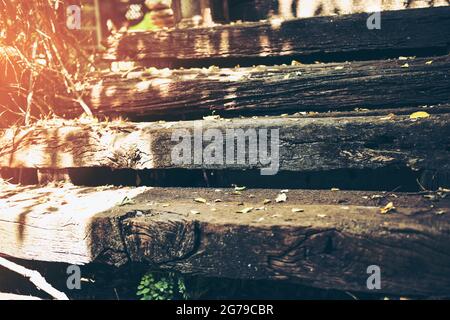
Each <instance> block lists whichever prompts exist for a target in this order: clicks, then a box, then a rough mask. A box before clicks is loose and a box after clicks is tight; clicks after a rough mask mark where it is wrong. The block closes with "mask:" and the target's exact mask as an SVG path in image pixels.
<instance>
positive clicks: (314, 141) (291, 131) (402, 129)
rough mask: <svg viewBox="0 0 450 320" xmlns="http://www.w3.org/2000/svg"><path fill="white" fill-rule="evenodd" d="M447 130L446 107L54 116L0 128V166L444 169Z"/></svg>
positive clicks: (449, 124)
mask: <svg viewBox="0 0 450 320" xmlns="http://www.w3.org/2000/svg"><path fill="white" fill-rule="evenodd" d="M422 110H425V111H426V109H422ZM425 115H427V113H426V112H425ZM205 134H211V135H212V136H210V137H209V138H207V136H205ZM246 135H247V136H246ZM261 135H262V136H261ZM277 135H278V137H277ZM449 136H450V115H449V114H432V115H430V116H429V117H428V118H420V119H411V116H410V115H405V116H394V115H387V114H386V115H384V116H354V117H317V118H315V117H314V116H302V115H296V116H291V117H260V118H243V119H221V118H220V119H207V120H198V121H180V122H153V123H131V122H122V121H115V122H104V123H102V122H99V123H97V122H92V121H86V120H85V124H82V123H81V124H80V123H79V122H78V121H62V120H56V121H54V122H51V121H49V122H41V123H40V124H38V125H36V126H34V127H28V128H10V129H4V130H2V131H0V146H2V147H1V148H0V167H8V168H41V169H65V168H83V167H110V168H116V169H123V168H128V169H138V170H140V169H169V168H184V169H218V170H220V169H239V170H241V169H257V168H261V169H262V168H268V167H271V168H272V169H275V172H272V173H266V174H273V173H276V170H279V171H281V170H287V171H321V170H334V169H374V168H384V167H388V166H392V165H397V166H407V167H410V168H412V169H414V170H421V169H428V170H449V169H450V164H449V162H448V159H449V156H450V155H449V152H450V148H449V140H448V137H449ZM249 137H253V138H252V143H251V144H249V143H248V140H247V139H250V138H249ZM261 137H262V138H266V137H267V140H266V142H267V143H265V142H264V140H262V138H261ZM202 139H204V141H202ZM206 139H209V140H206ZM214 139H217V141H215V140H214ZM214 141H215V142H214ZM181 142H184V144H183V145H184V147H182V145H181ZM213 142H214V143H213ZM264 146H266V147H267V150H265V149H264V148H263V147H264ZM177 148H178V149H177ZM227 148H228V149H227ZM213 149H216V150H217V157H215V156H214V155H215V153H214V152H213V151H214V150H213ZM176 150H178V151H176ZM183 151H184V153H183ZM277 153H278V154H277ZM183 155H186V157H185V158H184V159H180V158H179V157H178V156H183ZM238 155H239V156H240V159H241V161H240V162H239V161H238ZM250 155H252V159H253V161H250ZM266 155H267V157H266V158H267V159H265V160H267V162H265V161H264V158H263V157H264V156H266ZM207 156H208V157H207ZM244 156H245V157H244ZM181 160H183V161H181ZM263 171H264V170H262V172H263Z"/></svg>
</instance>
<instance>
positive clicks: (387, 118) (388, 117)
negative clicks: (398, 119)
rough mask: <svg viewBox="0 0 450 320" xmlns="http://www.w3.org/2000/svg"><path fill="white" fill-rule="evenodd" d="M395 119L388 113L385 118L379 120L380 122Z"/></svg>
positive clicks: (393, 115)
mask: <svg viewBox="0 0 450 320" xmlns="http://www.w3.org/2000/svg"><path fill="white" fill-rule="evenodd" d="M393 119H395V114H393V113H390V114H388V115H387V116H386V117H383V118H380V120H393Z"/></svg>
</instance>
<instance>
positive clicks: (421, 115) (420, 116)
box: [409, 111, 430, 119]
mask: <svg viewBox="0 0 450 320" xmlns="http://www.w3.org/2000/svg"><path fill="white" fill-rule="evenodd" d="M429 117H430V114H429V113H428V112H425V111H418V112H414V113H413V114H411V115H410V116H409V118H410V119H423V118H429Z"/></svg>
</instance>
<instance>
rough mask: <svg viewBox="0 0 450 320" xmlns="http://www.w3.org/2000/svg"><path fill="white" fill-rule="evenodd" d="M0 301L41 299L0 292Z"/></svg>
mask: <svg viewBox="0 0 450 320" xmlns="http://www.w3.org/2000/svg"><path fill="white" fill-rule="evenodd" d="M0 300H11V301H12V300H25V301H27V300H42V299H41V298H38V297H33V296H25V295H18V294H13V293H3V292H0Z"/></svg>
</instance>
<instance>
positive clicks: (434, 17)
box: [104, 6, 450, 66]
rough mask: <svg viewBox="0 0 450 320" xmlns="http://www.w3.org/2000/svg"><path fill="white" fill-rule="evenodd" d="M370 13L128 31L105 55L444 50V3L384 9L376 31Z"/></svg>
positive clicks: (177, 59) (169, 57)
mask: <svg viewBox="0 0 450 320" xmlns="http://www.w3.org/2000/svg"><path fill="white" fill-rule="evenodd" d="M368 16H369V15H368V14H366V13H363V14H354V15H344V16H337V17H316V18H308V19H295V20H289V21H285V22H284V23H282V24H281V25H279V24H276V25H274V24H273V23H272V24H271V23H270V22H256V23H242V24H234V25H226V26H217V27H213V28H193V29H174V30H168V31H157V32H136V33H128V34H125V35H124V36H123V37H121V38H119V39H116V40H115V41H113V42H112V43H111V44H110V50H109V51H108V53H107V54H106V55H105V56H104V59H106V60H123V59H128V60H133V61H142V62H143V63H146V64H147V65H160V64H161V63H164V62H165V63H167V64H168V66H186V65H189V64H192V62H193V60H195V61H197V63H199V61H198V60H202V59H203V60H207V63H211V62H216V63H219V62H224V60H228V61H233V59H234V60H235V61H233V62H234V63H240V62H242V61H243V60H245V59H247V60H248V59H252V58H254V59H261V58H266V59H267V58H268V57H280V56H289V57H305V58H306V57H308V56H311V57H312V58H313V59H317V60H320V59H321V58H325V57H329V56H330V55H340V56H341V59H343V57H344V56H347V57H348V58H347V59H350V57H355V56H357V55H358V54H359V55H361V56H363V55H369V56H377V55H381V53H383V52H384V53H389V52H390V54H401V52H405V51H410V50H418V51H420V50H429V49H433V50H435V51H439V50H441V51H445V52H447V50H448V39H449V38H450V7H448V6H447V7H439V8H427V9H411V10H401V11H387V12H383V13H382V14H381V29H380V30H368V28H367V19H368ZM403 54H404V53H403ZM214 59H217V60H218V61H214ZM344 61H345V59H344ZM225 63H226V61H225Z"/></svg>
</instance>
